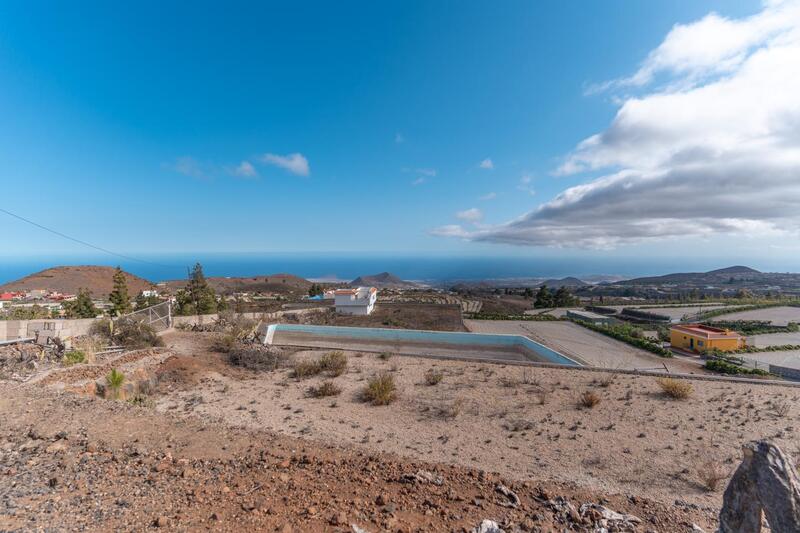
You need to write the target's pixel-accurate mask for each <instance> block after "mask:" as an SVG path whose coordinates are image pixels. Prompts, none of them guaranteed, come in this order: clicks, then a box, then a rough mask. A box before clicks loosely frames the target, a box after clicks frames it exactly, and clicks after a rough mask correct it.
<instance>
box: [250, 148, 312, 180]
mask: <svg viewBox="0 0 800 533" xmlns="http://www.w3.org/2000/svg"><path fill="white" fill-rule="evenodd" d="M261 161H262V162H263V163H266V164H268V165H274V166H276V167H280V168H283V169H285V170H288V171H289V172H291V173H292V174H296V175H298V176H308V175H309V173H310V168H309V166H308V159H306V158H305V156H304V155H303V154H298V153H294V154H288V155H277V154H264V155H263V156H261Z"/></svg>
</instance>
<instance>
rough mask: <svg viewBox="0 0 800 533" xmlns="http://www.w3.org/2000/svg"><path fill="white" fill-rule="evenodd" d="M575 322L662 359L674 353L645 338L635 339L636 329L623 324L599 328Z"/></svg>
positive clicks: (590, 324)
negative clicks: (633, 332)
mask: <svg viewBox="0 0 800 533" xmlns="http://www.w3.org/2000/svg"><path fill="white" fill-rule="evenodd" d="M574 322H575V323H576V324H580V325H581V326H583V327H585V328H587V329H590V330H592V331H596V332H598V333H602V334H603V335H606V336H608V337H611V338H614V339H617V340H618V341H622V342H624V343H627V344H630V345H631V346H635V347H637V348H641V349H642V350H647V351H648V352H652V353H654V354H656V355H660V356H661V357H672V352H671V351H669V350H667V349H666V348H664V347H663V346H661V344H659V343H657V342H653V341H651V340H650V339H646V338H644V337H634V336H633V335H632V334H631V332H632V331H634V329H635V328H633V327H632V326H630V325H627V324H622V325H617V326H598V325H595V324H592V323H591V322H586V321H585V320H575V321H574Z"/></svg>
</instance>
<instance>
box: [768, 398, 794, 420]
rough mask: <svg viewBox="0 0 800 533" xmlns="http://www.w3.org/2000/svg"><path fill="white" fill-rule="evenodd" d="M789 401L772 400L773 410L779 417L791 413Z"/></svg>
mask: <svg viewBox="0 0 800 533" xmlns="http://www.w3.org/2000/svg"><path fill="white" fill-rule="evenodd" d="M789 407H790V405H789V402H785V401H782V400H778V401H775V402H772V412H773V413H775V416H777V417H778V418H783V417H785V416H786V415H788V414H789Z"/></svg>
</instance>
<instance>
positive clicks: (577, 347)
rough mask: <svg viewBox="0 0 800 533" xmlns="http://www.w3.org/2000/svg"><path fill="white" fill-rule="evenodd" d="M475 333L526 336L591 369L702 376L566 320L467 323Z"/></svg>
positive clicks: (686, 364) (692, 366) (696, 368)
mask: <svg viewBox="0 0 800 533" xmlns="http://www.w3.org/2000/svg"><path fill="white" fill-rule="evenodd" d="M464 325H465V326H466V327H467V329H469V330H470V331H473V332H476V333H508V334H515V335H524V336H526V337H529V338H531V339H533V340H535V341H536V342H540V343H542V344H544V345H545V346H547V347H549V348H552V349H553V350H556V351H557V352H560V353H562V354H564V355H566V356H567V357H572V358H573V359H576V360H578V361H581V362H584V363H585V364H587V365H590V366H596V367H600V368H610V369H617V370H620V369H627V370H634V369H639V370H644V369H651V370H652V369H662V370H663V369H664V365H666V368H667V369H669V371H670V372H682V373H701V372H702V369H701V367H700V365H699V364H698V363H696V362H694V361H689V360H686V359H683V358H680V357H673V358H664V357H660V356H658V355H655V354H653V353H650V352H648V351H646V350H641V349H639V348H636V347H634V346H631V345H629V344H625V343H624V342H620V341H618V340H616V339H612V338H611V337H607V336H606V335H603V334H601V333H597V332H596V331H592V330H590V329H586V328H584V327H582V326H579V325H577V324H573V323H572V322H567V321H533V320H527V321H522V320H521V321H514V320H464Z"/></svg>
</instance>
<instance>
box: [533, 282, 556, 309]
mask: <svg viewBox="0 0 800 533" xmlns="http://www.w3.org/2000/svg"><path fill="white" fill-rule="evenodd" d="M553 303H554V302H553V295H552V294H551V293H550V290H549V289H548V288H547V285H542V286H541V287H540V288H539V292H537V293H536V300H535V301H534V302H533V307H535V308H537V309H541V308H544V307H553Z"/></svg>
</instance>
